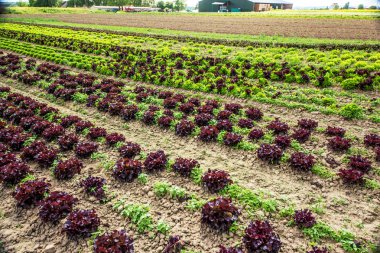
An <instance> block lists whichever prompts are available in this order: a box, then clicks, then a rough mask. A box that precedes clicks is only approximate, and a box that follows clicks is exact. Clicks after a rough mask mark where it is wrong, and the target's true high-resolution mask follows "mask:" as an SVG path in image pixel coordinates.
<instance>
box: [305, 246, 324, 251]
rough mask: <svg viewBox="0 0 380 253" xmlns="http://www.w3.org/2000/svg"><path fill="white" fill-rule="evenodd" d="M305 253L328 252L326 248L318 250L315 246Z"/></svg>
mask: <svg viewBox="0 0 380 253" xmlns="http://www.w3.org/2000/svg"><path fill="white" fill-rule="evenodd" d="M306 253H329V251H328V250H327V248H318V247H317V246H314V247H313V248H312V250H310V251H308V252H306Z"/></svg>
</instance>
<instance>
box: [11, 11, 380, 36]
mask: <svg viewBox="0 0 380 253" xmlns="http://www.w3.org/2000/svg"><path fill="white" fill-rule="evenodd" d="M6 17H20V15H17V14H13V15H6ZM22 17H25V18H49V19H55V20H59V21H64V22H71V23H73V22H74V23H82V24H97V25H115V26H129V27H146V28H163V29H173V30H184V31H196V32H214V33H227V34H228V33H230V34H250V35H282V36H288V37H314V38H333V39H365V40H368V39H372V40H380V32H379V31H380V21H379V20H355V19H322V18H321V19H313V18H272V17H271V18H269V17H266V18H262V17H261V18H257V17H226V16H220V17H219V16H201V15H199V16H197V15H191V16H190V15H189V16H186V15H144V14H123V15H120V14H118V15H113V16H111V14H30V15H22Z"/></svg>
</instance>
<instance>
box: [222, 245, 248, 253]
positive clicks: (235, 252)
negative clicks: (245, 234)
mask: <svg viewBox="0 0 380 253" xmlns="http://www.w3.org/2000/svg"><path fill="white" fill-rule="evenodd" d="M219 253H243V250H242V248H240V247H230V248H227V247H225V246H223V245H221V246H219Z"/></svg>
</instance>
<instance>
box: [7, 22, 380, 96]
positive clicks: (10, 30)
mask: <svg viewBox="0 0 380 253" xmlns="http://www.w3.org/2000/svg"><path fill="white" fill-rule="evenodd" d="M0 36H2V37H7V38H14V39H18V40H22V41H27V42H31V43H37V44H42V45H48V46H54V47H60V48H64V49H69V50H73V51H81V52H85V53H95V54H103V55H105V56H112V57H113V58H114V59H116V61H117V64H118V65H119V66H118V68H117V70H115V69H112V68H110V67H109V68H108V70H107V71H111V72H114V73H115V74H116V75H120V76H123V75H124V76H129V77H131V78H134V79H135V78H141V76H148V77H149V78H147V79H146V81H150V82H153V83H156V82H160V83H162V84H164V85H178V84H179V83H182V82H184V81H186V82H185V83H184V84H183V85H184V87H198V89H202V90H206V91H215V92H218V93H221V94H232V95H237V96H243V97H247V96H248V97H249V95H250V93H252V92H253V91H254V90H252V88H253V87H252V83H251V82H250V80H251V79H258V80H260V82H262V83H265V82H266V80H272V81H282V82H287V83H295V82H296V83H300V84H307V83H312V84H314V85H315V86H318V87H329V86H332V85H333V84H336V83H341V86H342V87H343V88H344V89H363V90H371V89H374V87H377V88H378V86H379V82H380V77H379V69H380V63H379V62H380V55H379V54H378V53H375V52H371V53H369V52H365V51H354V52H352V51H344V50H333V51H319V50H313V49H309V50H306V51H304V50H300V49H289V48H250V49H249V50H247V49H246V48H240V49H239V48H234V47H231V48H229V47H225V46H220V47H216V46H209V48H207V49H200V48H198V47H197V46H193V45H190V44H184V45H183V46H182V45H177V44H175V43H173V42H170V41H160V40H156V41H154V39H152V38H144V37H143V38H141V37H130V36H128V37H126V36H120V35H115V34H104V33H96V32H88V31H75V30H71V29H62V28H47V27H39V26H31V25H20V24H10V23H7V24H4V25H2V27H1V29H0ZM170 47H172V49H170ZM152 48H155V49H152ZM218 51H220V53H218ZM231 52H233V53H232V54H233V55H232V56H230V57H225V56H224V54H225V55H228V54H230V53H231ZM94 64H95V66H94V65H92V68H93V69H95V68H96V67H98V64H97V63H96V62H95V63H94ZM301 66H303V67H301ZM131 70H134V73H133V75H131ZM103 71H105V72H106V70H103ZM158 73H159V74H160V75H157V74H158ZM136 75H137V76H136ZM162 76H165V79H164V80H162V79H163V78H162ZM182 77H186V79H183V78H182Z"/></svg>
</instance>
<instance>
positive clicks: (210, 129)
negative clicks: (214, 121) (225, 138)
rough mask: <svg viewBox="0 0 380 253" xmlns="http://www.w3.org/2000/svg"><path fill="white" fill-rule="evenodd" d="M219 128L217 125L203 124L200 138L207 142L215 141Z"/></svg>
mask: <svg viewBox="0 0 380 253" xmlns="http://www.w3.org/2000/svg"><path fill="white" fill-rule="evenodd" d="M218 134H219V130H218V128H217V127H215V126H203V127H201V132H200V133H199V139H201V140H202V141H205V142H210V141H215V140H216V138H217V137H218Z"/></svg>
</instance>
